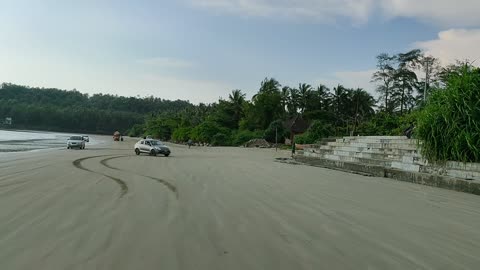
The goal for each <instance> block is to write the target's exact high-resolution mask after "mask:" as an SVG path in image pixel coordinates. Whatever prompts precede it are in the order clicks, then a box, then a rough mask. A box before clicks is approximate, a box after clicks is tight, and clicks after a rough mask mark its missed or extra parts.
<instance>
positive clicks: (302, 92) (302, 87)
mask: <svg viewBox="0 0 480 270" xmlns="http://www.w3.org/2000/svg"><path fill="white" fill-rule="evenodd" d="M298 93H299V101H300V102H299V105H300V112H301V113H302V114H303V112H304V111H305V108H306V107H307V103H308V99H309V98H310V96H311V93H312V86H311V85H309V84H305V83H300V84H299V85H298Z"/></svg>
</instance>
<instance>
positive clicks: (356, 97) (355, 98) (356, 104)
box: [350, 88, 375, 133]
mask: <svg viewBox="0 0 480 270" xmlns="http://www.w3.org/2000/svg"><path fill="white" fill-rule="evenodd" d="M350 104H351V107H353V108H354V111H353V113H354V115H353V119H354V125H353V133H355V131H356V129H357V126H358V123H359V122H360V121H361V120H362V119H363V118H365V117H368V116H371V115H373V114H375V110H374V107H375V99H374V98H373V97H372V95H370V94H369V93H368V92H367V91H365V90H363V89H361V88H357V89H356V90H353V91H352V92H351V100H350Z"/></svg>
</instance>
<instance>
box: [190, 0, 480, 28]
mask: <svg viewBox="0 0 480 270" xmlns="http://www.w3.org/2000/svg"><path fill="white" fill-rule="evenodd" d="M187 1H189V2H190V3H191V4H192V5H194V6H197V7H203V8H205V9H210V10H215V11H220V12H229V13H233V14H240V15H246V16H260V17H276V18H296V19H310V20H312V19H313V20H315V21H321V22H332V21H338V20H339V17H340V18H342V17H348V18H351V19H352V21H353V22H356V23H362V22H367V21H368V19H369V18H370V17H371V16H373V15H374V13H375V12H379V13H380V15H382V16H385V17H387V18H396V17H408V18H415V19H419V20H421V21H425V22H428V23H435V24H440V25H444V26H445V25H452V24H453V25H455V26H456V27H459V26H479V25H480V16H478V11H479V10H480V1H478V0H456V1H452V0H187Z"/></svg>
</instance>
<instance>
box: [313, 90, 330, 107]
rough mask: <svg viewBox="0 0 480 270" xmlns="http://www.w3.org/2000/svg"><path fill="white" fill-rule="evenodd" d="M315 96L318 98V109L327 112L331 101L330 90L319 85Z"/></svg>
mask: <svg viewBox="0 0 480 270" xmlns="http://www.w3.org/2000/svg"><path fill="white" fill-rule="evenodd" d="M315 94H316V96H317V98H318V102H319V103H320V104H319V109H320V110H324V111H326V110H328V108H329V107H330V99H331V94H330V89H328V87H326V86H325V85H323V84H320V85H319V86H318V87H317V90H316V93H315Z"/></svg>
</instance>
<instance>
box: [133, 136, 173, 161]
mask: <svg viewBox="0 0 480 270" xmlns="http://www.w3.org/2000/svg"><path fill="white" fill-rule="evenodd" d="M134 149H135V154H137V155H140V153H146V154H149V155H151V156H156V155H158V154H162V155H164V156H166V157H168V156H169V155H170V153H171V152H170V148H168V146H166V145H165V144H163V143H162V142H161V141H158V140H151V139H146V140H140V141H138V142H137V143H136V144H135V147H134Z"/></svg>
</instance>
